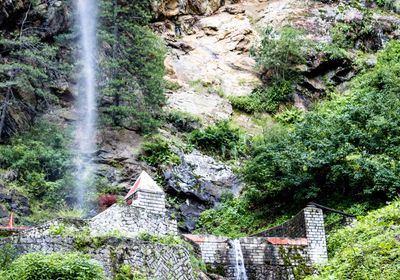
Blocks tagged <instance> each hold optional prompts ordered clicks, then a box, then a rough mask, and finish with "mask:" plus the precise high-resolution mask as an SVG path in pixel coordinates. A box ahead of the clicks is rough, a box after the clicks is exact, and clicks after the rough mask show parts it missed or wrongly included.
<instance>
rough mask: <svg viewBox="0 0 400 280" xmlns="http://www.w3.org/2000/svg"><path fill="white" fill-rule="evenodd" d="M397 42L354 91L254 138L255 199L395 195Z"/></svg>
mask: <svg viewBox="0 0 400 280" xmlns="http://www.w3.org/2000/svg"><path fill="white" fill-rule="evenodd" d="M399 46H400V43H399V42H396V41H394V42H392V43H390V44H389V45H388V46H387V48H386V49H385V51H383V52H381V53H380V54H379V55H378V64H377V66H376V67H375V68H374V69H373V70H370V71H368V72H365V73H363V74H362V75H360V76H359V77H358V78H357V79H355V81H354V82H353V83H352V88H351V92H350V93H349V94H347V95H344V96H337V97H334V98H333V100H331V101H327V102H325V103H322V104H320V105H317V106H316V108H315V110H314V111H313V112H310V113H308V114H306V115H305V116H304V120H303V121H301V122H298V123H296V124H294V125H293V128H292V129H291V130H282V129H280V130H278V131H271V132H270V133H269V134H268V135H266V136H265V139H264V141H263V142H261V143H259V144H256V145H255V147H254V150H253V158H252V159H251V160H250V161H249V162H248V163H247V165H246V167H245V169H244V177H245V180H246V182H247V184H248V189H247V198H248V199H249V200H250V201H251V202H252V203H253V204H254V207H256V208H262V207H257V205H268V207H269V208H271V207H279V205H283V204H285V203H286V202H288V201H291V204H292V205H296V204H297V205H298V206H300V205H304V204H305V203H306V202H307V201H309V200H318V201H323V200H324V198H326V197H329V200H327V199H325V201H324V202H326V203H328V204H329V203H330V204H335V203H337V202H339V201H343V197H346V198H348V199H350V200H351V201H354V200H358V201H369V200H371V203H372V202H381V203H382V202H384V201H385V200H386V199H387V198H393V197H394V196H395V195H396V193H397V192H398V189H399V184H398V182H399V166H398V164H397V163H398V161H399V157H400V150H399V149H398V146H399V144H400V143H399V138H398V135H397V134H398V133H397V131H398V130H397V128H398V127H399V122H400V118H399V113H400V112H399V111H398V110H399V109H398V108H399V105H400V104H399V96H398V94H399V92H400V91H399V74H400V63H399V62H400V55H399V54H400V52H399ZM328 194H329V195H328ZM375 206H376V205H375Z"/></svg>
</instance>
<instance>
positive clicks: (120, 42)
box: [100, 0, 165, 131]
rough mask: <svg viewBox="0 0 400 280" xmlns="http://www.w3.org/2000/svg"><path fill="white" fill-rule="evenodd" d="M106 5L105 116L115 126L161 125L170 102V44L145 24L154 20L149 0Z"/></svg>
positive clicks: (104, 32)
mask: <svg viewBox="0 0 400 280" xmlns="http://www.w3.org/2000/svg"><path fill="white" fill-rule="evenodd" d="M101 3H102V11H103V13H102V16H101V20H102V26H103V28H102V30H101V32H100V35H101V38H102V40H103V44H104V45H105V48H104V49H105V55H106V56H105V59H104V60H103V61H102V65H101V66H102V69H103V77H104V84H103V87H102V93H103V106H102V111H103V113H104V115H103V116H104V119H105V121H106V122H107V123H112V124H113V125H116V126H122V127H136V128H138V129H140V130H142V131H148V130H152V129H154V128H155V127H157V126H158V125H159V119H160V118H159V115H160V114H161V107H162V105H164V103H165V96H164V82H163V76H164V56H165V48H164V45H163V43H162V42H161V40H160V39H159V38H158V37H157V36H156V35H155V34H154V33H153V32H152V31H151V29H150V28H149V27H147V26H145V25H146V24H147V23H148V21H149V20H150V18H151V14H150V12H149V11H151V9H150V1H136V2H134V3H132V2H131V1H117V0H114V1H102V2H101Z"/></svg>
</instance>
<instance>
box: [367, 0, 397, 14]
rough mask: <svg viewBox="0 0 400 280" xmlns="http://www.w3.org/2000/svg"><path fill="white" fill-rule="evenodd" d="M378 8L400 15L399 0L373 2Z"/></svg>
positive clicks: (377, 0)
mask: <svg viewBox="0 0 400 280" xmlns="http://www.w3.org/2000/svg"><path fill="white" fill-rule="evenodd" d="M373 2H375V3H376V4H377V5H378V6H380V7H384V8H386V9H388V10H392V11H394V12H396V13H400V1H399V0H373Z"/></svg>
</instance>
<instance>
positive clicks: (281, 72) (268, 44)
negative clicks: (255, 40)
mask: <svg viewBox="0 0 400 280" xmlns="http://www.w3.org/2000/svg"><path fill="white" fill-rule="evenodd" d="M306 47H307V41H306V40H305V39H304V38H303V32H301V30H299V29H296V28H294V27H292V26H284V27H282V28H281V29H280V30H279V31H276V30H274V28H273V27H272V26H267V27H266V28H265V29H264V31H263V34H262V39H261V42H260V44H259V46H257V47H254V48H252V49H251V55H252V56H253V57H254V58H255V60H256V62H257V67H258V68H259V69H260V70H261V72H262V73H266V74H268V75H271V76H272V78H274V79H283V80H285V79H290V78H291V77H292V76H293V74H294V72H295V69H294V68H293V66H294V65H298V64H301V63H304V62H305V51H306Z"/></svg>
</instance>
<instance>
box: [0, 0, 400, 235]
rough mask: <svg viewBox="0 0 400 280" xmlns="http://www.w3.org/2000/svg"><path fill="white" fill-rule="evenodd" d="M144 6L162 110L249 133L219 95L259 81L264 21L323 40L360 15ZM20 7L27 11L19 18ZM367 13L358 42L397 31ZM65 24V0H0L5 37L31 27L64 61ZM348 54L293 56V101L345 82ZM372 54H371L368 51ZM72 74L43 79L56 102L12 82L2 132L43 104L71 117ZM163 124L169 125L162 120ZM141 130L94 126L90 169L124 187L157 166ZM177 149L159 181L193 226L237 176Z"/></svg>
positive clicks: (293, 4)
mask: <svg viewBox="0 0 400 280" xmlns="http://www.w3.org/2000/svg"><path fill="white" fill-rule="evenodd" d="M152 8H153V10H154V13H155V19H154V21H153V23H152V28H153V29H154V30H155V31H156V32H157V33H158V34H159V35H160V36H161V37H162V38H164V40H165V42H166V45H167V47H168V56H167V58H166V60H165V66H166V77H165V79H166V80H167V81H169V82H170V83H171V84H172V85H173V86H172V87H170V88H169V89H168V90H167V93H166V94H167V97H168V105H167V106H166V111H170V110H174V111H183V112H186V113H190V114H192V115H195V116H197V117H199V118H200V119H201V123H202V124H203V125H207V124H210V123H213V122H216V121H218V120H224V119H228V118H231V117H232V116H233V117H234V119H235V120H236V121H237V122H238V124H239V125H240V126H243V127H244V128H246V129H248V131H249V133H254V132H257V131H260V126H259V125H258V124H256V123H255V122H253V120H252V118H251V117H250V116H248V115H245V114H242V113H240V112H234V110H233V109H232V106H231V104H230V102H229V101H228V99H227V98H226V97H227V96H243V95H249V94H250V93H251V92H252V91H253V90H254V88H256V87H257V86H258V85H259V84H260V83H261V82H262V79H263V77H261V75H260V73H258V71H257V70H256V69H255V61H254V60H253V59H252V58H251V57H250V55H249V50H250V48H251V47H252V46H253V45H254V44H257V42H258V40H259V34H260V30H261V29H262V28H263V27H265V26H266V25H272V26H274V27H277V28H279V27H281V26H284V25H286V24H291V25H294V26H296V27H298V28H302V29H304V30H305V36H306V37H307V38H309V39H311V40H313V41H315V42H331V41H332V34H331V29H332V25H333V24H334V23H335V22H347V23H349V22H355V21H362V20H363V18H362V17H363V15H362V13H360V12H359V11H358V10H354V9H349V10H346V12H344V13H343V12H342V11H341V9H340V7H339V3H338V2H337V1H316V0H306V1H298V0H270V1H265V0H248V1H244V0H243V1H233V0H232V1H222V0H207V1H200V0H163V1H154V4H153V7H152ZM27 15H29V20H26V18H27ZM372 18H373V21H372V22H371V30H372V31H371V36H368V37H365V38H362V39H360V41H359V42H358V43H357V44H358V45H361V44H363V45H365V46H367V48H368V49H370V50H373V51H375V50H377V49H379V48H381V47H382V44H384V43H385V42H386V41H387V40H388V39H390V38H399V37H400V31H399V26H400V20H399V17H398V16H395V15H393V14H374V15H373V17H372ZM71 25H72V11H71V6H70V4H69V1H44V0H43V1H41V2H40V4H39V5H35V6H34V7H33V6H32V5H31V1H25V0H15V1H13V0H3V1H1V0H0V29H1V31H0V32H1V35H2V37H3V38H8V37H9V36H10V34H11V33H13V32H14V33H15V32H16V33H20V32H22V33H24V34H26V35H34V36H37V37H38V38H39V40H40V42H42V43H44V44H48V45H52V46H56V48H57V55H56V57H57V59H59V60H60V61H67V62H69V63H70V64H72V63H73V62H72V61H70V54H71V53H72V52H73V50H72V48H71V47H69V46H68V45H56V42H57V36H59V35H67V34H68V32H69V31H70V30H71ZM72 40H73V39H72ZM69 42H70V41H69ZM354 53H355V51H354ZM15 59H16V58H13V57H12V56H10V52H9V51H7V49H6V48H5V45H4V44H3V45H1V44H0V63H2V64H6V63H8V62H9V61H11V60H15ZM352 59H354V57H350V58H347V59H344V58H343V59H339V60H327V59H326V58H325V57H323V56H321V55H320V54H317V53H316V54H314V55H310V57H308V59H307V63H305V64H304V65H299V68H300V69H301V71H302V74H303V76H304V80H303V81H301V82H300V83H299V84H298V86H297V89H296V93H295V94H294V95H295V96H294V100H295V104H296V106H298V107H300V108H303V109H305V110H307V108H308V107H309V104H310V103H311V100H312V99H315V98H318V97H320V96H323V95H324V94H325V93H326V91H327V90H328V89H327V86H332V85H333V86H335V87H337V89H338V90H339V91H343V89H345V87H346V82H347V81H348V80H349V79H351V78H352V76H354V74H355V73H356V71H357V69H355V68H354V66H353V65H352V63H351V62H352ZM370 63H371V64H373V63H374V56H373V55H371V59H370ZM71 76H73V75H71ZM71 76H64V75H54V79H53V82H52V83H51V85H50V84H48V85H43V86H44V87H46V88H48V90H49V92H51V93H52V94H53V95H56V96H57V97H59V100H60V102H59V103H57V104H56V105H55V106H48V104H47V103H46V100H45V101H43V99H42V98H38V97H37V95H35V94H34V93H33V92H31V91H29V90H25V91H24V90H19V91H16V92H13V99H12V100H11V101H9V102H8V103H10V106H9V109H8V111H7V122H6V129H5V132H4V133H5V135H12V134H13V133H15V132H18V131H21V130H22V129H24V128H26V127H28V126H29V124H30V123H31V122H32V120H33V119H34V118H35V116H37V115H38V114H39V113H40V112H43V111H45V112H46V118H48V119H49V120H51V121H54V122H57V123H59V124H60V125H61V126H64V127H66V126H69V125H70V124H73V123H74V121H75V120H76V119H75V116H74V114H73V108H72V104H73V102H72V101H73V99H74V96H73V94H72V92H73V90H72V86H71V84H72V83H71V79H70V77H71ZM326 78H328V80H329V81H328V83H327V81H326ZM5 98H6V95H5V94H1V95H0V106H1V104H4V103H5V101H6V100H5ZM253 127H256V129H255V130H253ZM165 129H166V130H170V129H169V128H168V126H166V128H165ZM143 139H144V138H143V137H142V136H141V135H139V134H138V133H136V132H134V131H130V130H126V129H108V128H107V129H103V130H101V131H100V133H99V136H98V140H97V142H98V147H99V150H98V152H97V157H96V162H97V164H98V167H99V168H98V175H99V176H100V178H101V180H102V181H103V183H104V184H105V185H109V186H112V187H115V188H117V189H120V190H121V192H124V191H125V189H126V188H128V187H129V186H130V185H131V183H132V182H133V181H134V180H135V179H136V177H137V175H138V174H139V172H140V171H141V169H146V170H148V171H150V172H151V171H155V170H154V168H152V167H150V166H148V165H147V164H146V163H144V162H141V161H139V160H138V158H137V154H138V150H139V149H140V146H141V144H142V143H143V141H144V140H143ZM177 153H178V154H179V156H180V158H181V164H179V165H176V166H170V167H168V168H165V169H164V170H163V173H164V174H163V175H164V180H165V187H166V188H167V192H168V194H169V196H170V198H172V199H170V201H172V202H173V201H175V203H172V202H171V203H170V206H171V208H174V211H177V212H178V215H179V216H180V217H181V221H182V223H181V224H180V226H181V228H182V229H184V230H185V231H191V230H193V229H194V227H195V223H196V221H197V218H198V216H199V214H200V213H201V212H202V211H203V210H205V209H207V208H210V207H214V206H216V205H218V203H219V201H220V199H221V196H222V194H223V193H225V192H230V193H237V192H238V190H239V189H240V187H239V186H240V182H239V179H238V178H237V176H236V175H235V174H234V173H233V172H232V170H231V169H230V168H229V167H228V166H227V165H226V164H224V163H221V162H218V161H217V160H215V159H213V158H211V157H209V156H207V155H203V154H201V153H200V152H198V151H194V152H192V153H186V154H184V153H182V152H180V151H177ZM6 181H7V180H6ZM3 189H4V188H3ZM2 197H3V198H2ZM20 200H21V201H22V200H24V198H23V197H18V196H17V195H14V194H9V193H5V191H3V190H0V202H1V203H2V204H3V205H4V204H5V203H7V205H8V206H7V208H8V209H10V206H9V205H11V204H12V203H14V202H13V201H20ZM3 202H4V203H3ZM10 203H11V204H10ZM22 204H23V205H25V203H22ZM173 204H175V205H173ZM3 210H4V209H3ZM3 210H2V208H1V207H0V218H1V216H5V214H4V213H5V211H3ZM28 210H29V205H26V207H25V208H24V209H23V210H21V211H22V212H23V213H28V212H29V211H30V210H29V211H28ZM22 212H21V213H22Z"/></svg>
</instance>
